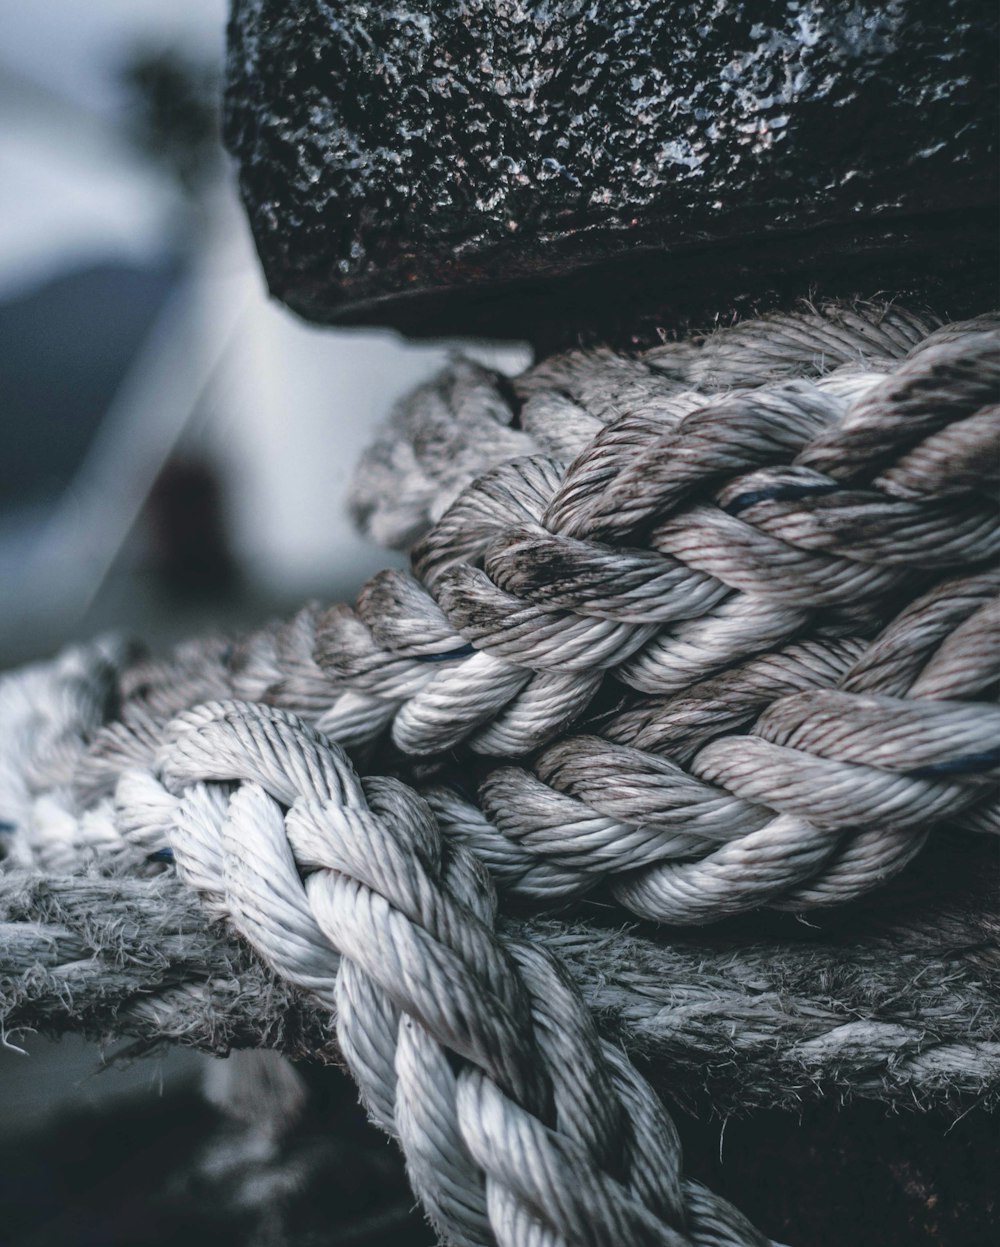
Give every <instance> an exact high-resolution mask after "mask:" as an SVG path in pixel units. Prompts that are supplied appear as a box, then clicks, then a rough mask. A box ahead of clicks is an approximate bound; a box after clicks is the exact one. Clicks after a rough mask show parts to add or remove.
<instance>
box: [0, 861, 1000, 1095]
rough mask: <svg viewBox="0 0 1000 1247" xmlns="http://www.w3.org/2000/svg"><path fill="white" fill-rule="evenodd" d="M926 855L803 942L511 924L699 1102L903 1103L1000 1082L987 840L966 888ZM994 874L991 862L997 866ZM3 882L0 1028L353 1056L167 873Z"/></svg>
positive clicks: (967, 864) (612, 1037) (999, 1008)
mask: <svg viewBox="0 0 1000 1247" xmlns="http://www.w3.org/2000/svg"><path fill="white" fill-rule="evenodd" d="M933 858H934V853H933V850H931V851H929V853H928V855H927V857H926V858H925V859H924V861H923V862H922V863H921V866H922V868H924V869H923V879H922V880H921V886H920V887H918V888H911V889H910V890H908V891H904V890H903V889H902V888H901V886H900V884H893V885H889V887H888V888H887V889H886V891H885V892H884V893H883V894H881V896H882V897H883V898H884V899H880V901H879V903H877V904H871V903H870V904H868V905H867V906H859V905H855V906H853V907H852V908H851V909H850V910H848V911H847V912H845V913H838V914H837V921H836V924H835V925H833V926H828V927H827V928H824V929H823V930H817V929H815V928H813V927H809V928H807V927H804V926H801V925H799V926H798V928H797V930H798V938H796V939H790V938H788V936H787V933H785V934H784V937H783V938H782V937H776V936H773V935H772V936H769V937H765V936H762V935H761V933H760V932H756V933H754V934H753V936H752V938H748V937H747V933H746V932H740V931H734V932H722V931H718V932H713V934H712V938H711V939H705V938H703V937H701V936H700V935H699V936H693V935H690V934H689V935H675V936H674V937H673V938H672V940H671V941H670V942H669V943H668V942H665V941H663V940H657V939H655V938H653V937H651V936H650V935H649V934H646V933H643V932H642V931H638V930H629V929H628V928H622V927H621V926H620V925H618V924H616V923H612V924H610V925H604V926H599V925H597V924H596V915H595V914H591V915H590V916H589V919H584V918H581V917H579V916H577V917H574V918H541V917H534V918H523V917H522V918H517V917H512V916H510V915H507V916H503V915H498V916H497V928H498V930H499V931H500V932H501V934H502V935H504V936H509V937H511V938H513V939H516V940H521V941H525V942H529V943H531V944H540V945H542V946H543V947H545V948H548V949H551V950H553V951H555V952H556V953H557V954H558V956H559V958H560V960H561V961H562V962H563V963H564V965H565V966H566V968H567V969H568V970H569V971H570V973H571V975H572V977H573V979H574V981H575V982H576V983H577V984H578V986H579V987H580V989H581V991H582V993H583V996H584V998H585V999H586V1001H587V1004H588V1005H589V1006H590V1008H591V1009H592V1010H593V1012H594V1015H595V1018H596V1020H597V1022H598V1026H599V1028H600V1031H601V1034H602V1036H603V1038H604V1039H606V1040H608V1041H610V1042H612V1043H615V1044H617V1045H619V1046H620V1047H621V1048H622V1049H623V1050H625V1051H628V1052H629V1053H631V1054H632V1055H633V1057H634V1058H639V1059H641V1060H642V1062H643V1064H644V1066H645V1067H646V1068H648V1069H649V1070H650V1071H651V1075H652V1076H653V1077H654V1079H655V1080H656V1081H657V1084H658V1087H657V1089H658V1090H660V1091H661V1092H662V1094H663V1095H664V1096H665V1097H666V1098H667V1099H670V1100H673V1101H674V1102H677V1103H680V1104H681V1105H683V1106H685V1107H687V1108H690V1109H694V1110H696V1111H697V1112H699V1113H708V1114H715V1115H723V1116H729V1115H731V1114H733V1113H745V1112H747V1111H748V1109H751V1108H757V1107H760V1108H784V1109H788V1110H794V1109H797V1108H798V1107H799V1106H800V1105H801V1104H802V1102H803V1101H806V1100H809V1099H815V1098H817V1097H820V1096H825V1097H832V1098H834V1099H836V1100H842V1099H844V1098H845V1097H868V1098H875V1099H878V1100H881V1101H882V1102H884V1103H887V1104H890V1105H892V1106H894V1107H897V1108H908V1107H909V1108H912V1107H913V1106H914V1105H920V1106H932V1105H942V1104H944V1105H949V1106H952V1107H953V1109H954V1111H955V1113H956V1114H957V1113H959V1112H961V1111H963V1110H964V1108H966V1107H967V1106H968V1103H969V1102H971V1100H973V1099H976V1100H978V1101H979V1102H980V1103H986V1104H993V1103H995V1102H996V1100H997V1098H998V1092H1000V1043H998V1042H997V1038H996V1037H997V1035H998V1034H1000V923H998V920H997V918H996V916H995V888H994V887H993V886H992V884H991V883H989V882H988V881H989V878H990V872H989V868H988V863H986V862H984V860H983V855H982V854H981V853H972V854H969V855H968V860H967V861H963V864H962V865H963V869H962V870H961V871H960V872H959V875H958V879H957V880H956V881H955V887H954V891H955V892H956V893H958V896H946V897H942V896H941V895H940V894H939V892H940V889H937V890H936V889H935V885H936V883H937V881H938V880H939V879H940V875H941V872H942V870H947V869H950V871H951V875H952V877H953V878H954V876H955V866H956V864H955V862H954V860H953V859H949V860H948V861H945V860H941V861H934V860H933ZM984 867H985V869H984ZM160 869H161V873H159V874H157V875H155V876H153V877H151V878H146V879H141V878H136V877H135V876H134V875H131V874H130V875H124V876H116V877H103V876H95V875H84V876H81V875H73V876H59V875H42V874H38V873H37V872H30V871H22V870H12V871H8V872H7V873H5V874H0V948H2V969H0V1035H3V1036H5V1037H6V1041H7V1042H8V1043H15V1042H16V1036H17V1033H18V1032H19V1031H21V1030H33V1031H40V1032H43V1033H49V1034H53V1035H60V1034H62V1033H64V1032H65V1031H67V1030H72V1031H74V1032H76V1033H82V1034H86V1035H89V1036H90V1037H92V1038H94V1039H96V1040H98V1041H99V1042H101V1043H104V1044H106V1043H109V1042H111V1041H112V1040H113V1039H117V1038H120V1037H123V1036H126V1037H131V1038H132V1039H133V1040H135V1041H136V1045H135V1047H134V1048H132V1049H131V1051H144V1050H147V1049H148V1048H150V1047H154V1046H156V1045H158V1044H162V1043H164V1042H176V1043H183V1044H185V1045H187V1046H191V1047H195V1048H198V1049H200V1050H202V1051H205V1052H209V1053H212V1054H214V1055H216V1056H224V1055H227V1054H228V1053H230V1052H231V1051H233V1050H235V1049H241V1048H268V1049H274V1050H277V1051H280V1052H282V1053H284V1054H285V1055H286V1056H288V1057H291V1058H293V1059H296V1060H307V1059H308V1060H312V1061H325V1062H335V1061H338V1060H339V1051H338V1049H337V1046H336V1038H335V1035H334V1034H333V1033H332V1032H331V1028H330V1020H329V1014H328V1012H327V1011H326V1010H325V1009H324V1008H323V1006H322V1005H321V1004H320V1003H319V1001H318V1000H316V999H315V998H314V997H312V996H310V995H309V994H308V993H305V992H302V991H299V990H297V989H295V988H293V987H292V986H291V985H290V984H289V983H287V982H286V981H285V980H283V979H282V978H280V977H279V976H278V975H276V974H274V973H273V972H272V971H271V970H270V969H269V968H268V967H267V966H266V965H265V964H264V963H263V962H262V961H261V960H260V959H259V958H258V957H257V956H256V955H255V954H254V953H253V952H252V951H251V950H250V949H249V948H247V946H246V945H245V944H242V943H240V942H238V941H237V940H236V939H235V938H234V937H233V935H232V934H231V932H230V931H229V930H228V929H227V928H226V927H225V926H224V925H222V924H219V923H215V924H212V925H208V924H207V920H206V918H205V915H204V913H203V911H202V908H201V906H200V904H199V903H198V901H197V900H196V898H195V896H194V895H193V893H192V892H191V891H190V889H188V888H187V887H186V886H184V885H183V884H182V883H181V882H180V881H179V880H178V879H177V877H176V875H175V874H174V872H173V871H167V872H163V868H162V867H161V868H160Z"/></svg>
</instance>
